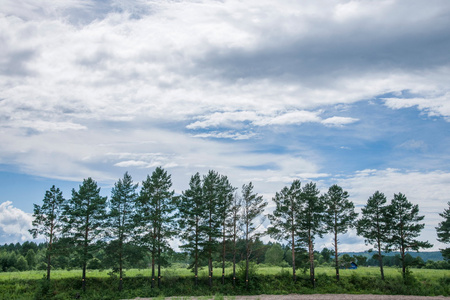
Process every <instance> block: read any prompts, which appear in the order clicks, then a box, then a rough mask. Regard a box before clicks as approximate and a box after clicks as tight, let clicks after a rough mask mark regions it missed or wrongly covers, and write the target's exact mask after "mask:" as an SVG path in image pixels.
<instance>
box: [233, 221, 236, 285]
mask: <svg viewBox="0 0 450 300" xmlns="http://www.w3.org/2000/svg"><path fill="white" fill-rule="evenodd" d="M233 286H236V216H234V222H233Z"/></svg>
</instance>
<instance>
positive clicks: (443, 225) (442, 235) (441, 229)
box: [436, 201, 450, 260]
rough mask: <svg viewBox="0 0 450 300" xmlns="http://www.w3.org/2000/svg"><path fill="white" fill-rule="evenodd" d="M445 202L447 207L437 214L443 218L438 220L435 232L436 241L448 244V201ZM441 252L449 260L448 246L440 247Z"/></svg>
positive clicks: (449, 203) (449, 221) (449, 241)
mask: <svg viewBox="0 0 450 300" xmlns="http://www.w3.org/2000/svg"><path fill="white" fill-rule="evenodd" d="M447 204H448V208H447V209H445V210H444V212H443V213H440V214H439V215H440V216H441V217H442V218H444V221H442V222H440V223H439V225H438V226H437V227H436V232H437V236H438V241H440V242H442V243H445V244H450V201H449V202H448V203H447ZM441 252H442V256H444V257H445V259H447V260H450V248H445V249H442V250H441Z"/></svg>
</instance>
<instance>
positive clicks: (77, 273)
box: [0, 265, 450, 281]
mask: <svg viewBox="0 0 450 300" xmlns="http://www.w3.org/2000/svg"><path fill="white" fill-rule="evenodd" d="M410 270H411V272H412V273H413V275H414V276H415V277H418V278H426V279H430V280H433V279H438V278H442V277H450V270H430V269H410ZM214 271H215V272H214V277H220V276H221V274H222V269H218V268H216V269H214ZM110 272H111V270H101V271H100V270H88V271H87V277H90V278H109V277H110ZM286 272H289V273H291V272H292V269H291V268H281V267H274V266H266V265H261V266H259V267H258V268H257V271H256V273H257V274H260V275H279V274H282V273H286ZM161 273H162V276H163V277H192V276H193V273H192V272H191V271H189V270H188V269H186V268H185V267H181V266H180V265H176V266H174V267H170V268H163V269H162V271H161ZM315 273H316V275H321V274H325V275H327V276H335V274H336V273H335V269H334V268H331V267H317V268H316V269H315ZM339 273H340V276H341V277H348V276H352V275H358V276H365V277H380V269H379V268H377V267H360V268H358V269H357V270H339ZM384 273H385V276H387V277H395V276H401V269H400V268H389V267H386V268H385V269H384ZM125 274H126V276H127V277H136V276H139V277H140V276H145V277H148V276H150V275H151V270H149V269H146V270H140V269H130V270H126V271H125ZM231 274H232V269H231V268H226V269H225V275H231ZM297 274H298V275H302V270H297ZM308 274H309V270H307V271H306V274H305V275H308ZM44 275H46V271H26V272H0V281H5V280H17V279H23V280H29V279H41V278H42V277H43V276H44ZM51 276H52V278H53V279H66V278H81V270H70V271H67V270H52V275H51ZM199 277H204V278H207V277H208V271H207V269H206V268H203V269H202V270H200V271H199Z"/></svg>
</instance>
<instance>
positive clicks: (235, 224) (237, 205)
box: [228, 193, 242, 286]
mask: <svg viewBox="0 0 450 300" xmlns="http://www.w3.org/2000/svg"><path fill="white" fill-rule="evenodd" d="M241 208H242V198H241V197H240V196H239V195H238V194H237V193H235V194H234V196H233V199H232V203H231V209H230V210H231V213H230V214H231V217H230V219H229V223H228V227H229V230H230V231H231V234H230V236H231V243H232V253H233V286H236V252H237V247H236V243H237V239H238V234H239V229H240V227H241Z"/></svg>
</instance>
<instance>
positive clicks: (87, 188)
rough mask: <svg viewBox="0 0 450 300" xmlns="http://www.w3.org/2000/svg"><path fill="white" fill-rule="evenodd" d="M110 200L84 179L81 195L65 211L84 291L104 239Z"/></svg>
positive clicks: (74, 193)
mask: <svg viewBox="0 0 450 300" xmlns="http://www.w3.org/2000/svg"><path fill="white" fill-rule="evenodd" d="M105 216H106V197H102V196H100V188H99V187H98V186H97V182H95V181H94V180H93V179H92V178H90V177H89V178H88V179H84V180H83V183H82V184H81V185H80V187H79V189H78V191H76V190H75V189H72V198H71V199H70V200H68V202H67V205H66V206H65V207H64V221H65V222H64V223H65V224H64V229H63V232H64V235H65V236H66V237H67V238H68V241H70V243H71V244H72V245H73V246H75V249H76V251H77V254H78V257H79V260H80V264H81V267H82V279H81V280H82V285H81V286H82V289H83V291H85V290H86V267H87V262H88V260H89V259H90V258H92V254H93V253H94V252H96V251H98V246H96V242H97V241H99V240H100V239H102V238H103V237H104V227H105Z"/></svg>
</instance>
